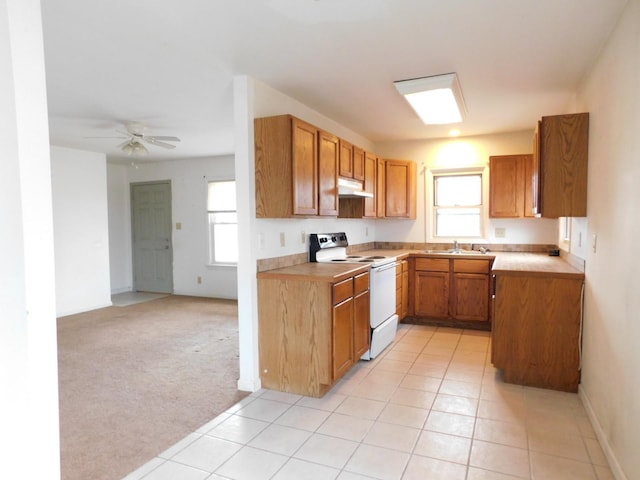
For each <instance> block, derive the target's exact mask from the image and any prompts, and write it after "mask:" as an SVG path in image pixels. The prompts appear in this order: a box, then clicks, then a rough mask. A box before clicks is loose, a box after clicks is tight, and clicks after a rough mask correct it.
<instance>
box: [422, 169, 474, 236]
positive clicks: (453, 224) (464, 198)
mask: <svg viewBox="0 0 640 480" xmlns="http://www.w3.org/2000/svg"><path fill="white" fill-rule="evenodd" d="M433 219H434V227H435V228H434V231H435V236H436V237H447V238H457V237H480V236H481V235H482V173H457V174H452V173H446V174H444V173H443V174H436V173H435V172H434V174H433Z"/></svg>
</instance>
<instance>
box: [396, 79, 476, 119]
mask: <svg viewBox="0 0 640 480" xmlns="http://www.w3.org/2000/svg"><path fill="white" fill-rule="evenodd" d="M393 84H394V86H395V87H396V89H397V90H398V92H400V94H402V95H404V97H405V99H406V100H407V102H409V105H411V107H412V108H413V109H414V110H415V112H416V113H417V114H418V116H419V117H420V118H421V119H422V121H423V122H424V123H426V124H427V125H443V124H449V123H459V122H462V120H463V119H464V115H465V113H466V106H465V103H464V97H463V96H462V90H461V88H460V83H459V82H458V76H457V75H456V74H455V73H447V74H445V75H435V76H432V77H423V78H414V79H412V80H401V81H398V82H393Z"/></svg>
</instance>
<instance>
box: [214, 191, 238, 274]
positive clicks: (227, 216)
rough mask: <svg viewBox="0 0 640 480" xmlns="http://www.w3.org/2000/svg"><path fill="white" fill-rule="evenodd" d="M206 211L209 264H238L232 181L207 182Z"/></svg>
mask: <svg viewBox="0 0 640 480" xmlns="http://www.w3.org/2000/svg"><path fill="white" fill-rule="evenodd" d="M207 210H208V212H209V263H212V264H213V263H227V264H235V263H238V213H237V212H236V182H235V181H234V180H225V181H215V182H209V184H208V195H207Z"/></svg>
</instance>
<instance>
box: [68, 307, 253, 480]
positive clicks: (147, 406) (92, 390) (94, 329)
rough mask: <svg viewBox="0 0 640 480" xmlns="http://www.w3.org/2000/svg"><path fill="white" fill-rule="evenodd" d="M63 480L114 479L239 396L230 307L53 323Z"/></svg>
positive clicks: (119, 311) (108, 311)
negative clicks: (55, 328)
mask: <svg viewBox="0 0 640 480" xmlns="http://www.w3.org/2000/svg"><path fill="white" fill-rule="evenodd" d="M58 367H59V373H58V375H59V385H60V430H61V461H62V479H63V480H119V479H121V478H122V477H124V476H125V475H126V474H128V473H129V472H131V471H133V470H135V469H136V468H137V467H139V466H141V465H142V464H144V463H146V462H147V461H149V460H151V459H152V458H153V457H154V456H156V455H157V454H159V453H161V452H162V451H163V450H165V449H166V448H168V447H170V446H171V445H173V444H174V443H175V442H177V441H178V440H180V439H182V438H183V437H185V436H186V435H188V434H189V433H191V432H192V431H194V430H196V429H197V428H198V427H200V426H201V425H203V424H204V423H206V422H207V421H209V420H211V419H212V418H213V417H215V416H216V415H218V414H219V413H221V412H222V411H224V410H226V409H227V408H229V407H230V406H232V405H233V404H234V403H236V402H237V401H239V400H240V399H242V398H243V397H245V396H246V395H247V393H246V392H240V391H238V390H237V389H236V386H237V379H238V325H237V304H236V302H235V301H228V300H214V299H206V298H197V297H181V296H168V297H164V298H160V299H157V300H152V301H148V302H145V303H139V304H135V305H131V306H126V307H107V308H103V309H99V310H94V311H92V312H87V313H82V314H78V315H70V316H67V317H62V318H60V319H58Z"/></svg>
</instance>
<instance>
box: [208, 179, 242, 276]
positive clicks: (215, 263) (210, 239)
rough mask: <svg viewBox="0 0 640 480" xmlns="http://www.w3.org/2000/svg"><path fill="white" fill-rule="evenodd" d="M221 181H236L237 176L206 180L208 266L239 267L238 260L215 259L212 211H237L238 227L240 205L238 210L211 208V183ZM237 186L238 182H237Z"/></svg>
mask: <svg viewBox="0 0 640 480" xmlns="http://www.w3.org/2000/svg"><path fill="white" fill-rule="evenodd" d="M221 182H236V179H235V178H207V179H206V182H205V189H206V196H205V197H206V198H205V201H206V205H205V206H206V213H207V215H206V222H207V266H210V267H237V265H238V262H218V261H216V260H215V243H214V237H213V224H212V220H211V214H212V213H236V224H235V225H236V227H237V225H238V223H237V213H238V210H237V208H238V206H237V204H236V210H228V211H227V210H224V211H223V210H209V206H208V205H209V184H210V183H221ZM236 188H237V182H236ZM236 192H237V190H236Z"/></svg>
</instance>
